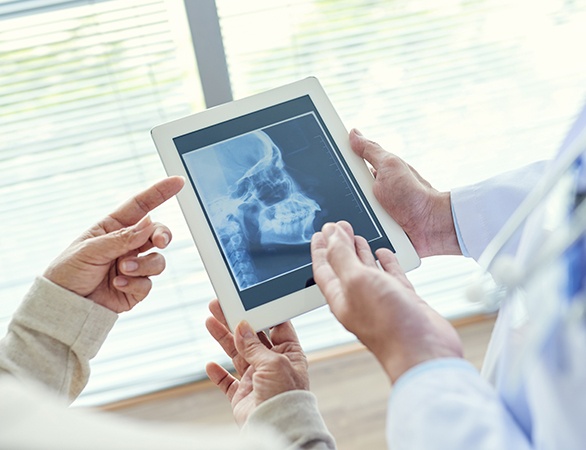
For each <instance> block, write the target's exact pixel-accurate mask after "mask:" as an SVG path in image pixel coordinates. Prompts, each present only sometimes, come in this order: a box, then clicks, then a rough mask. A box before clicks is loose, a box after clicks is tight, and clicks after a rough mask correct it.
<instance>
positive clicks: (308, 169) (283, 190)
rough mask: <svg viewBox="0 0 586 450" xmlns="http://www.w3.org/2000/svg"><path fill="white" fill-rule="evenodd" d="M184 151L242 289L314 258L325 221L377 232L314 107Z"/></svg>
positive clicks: (368, 233)
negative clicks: (349, 222)
mask: <svg viewBox="0 0 586 450" xmlns="http://www.w3.org/2000/svg"><path fill="white" fill-rule="evenodd" d="M183 157H184V161H185V164H186V167H187V168H188V171H189V172H190V176H191V178H192V181H193V182H194V184H195V187H196V190H197V192H198V195H199V197H200V199H201V201H202V204H203V206H204V209H205V210H206V213H207V216H208V218H209V221H210V222H211V225H212V227H213V229H214V232H215V234H216V238H217V240H218V242H219V244H220V246H221V247H222V250H223V252H224V257H225V259H226V260H227V262H228V264H229V266H230V268H231V270H232V275H233V278H234V279H235V281H236V283H237V284H238V287H239V289H240V290H241V291H242V290H244V289H247V288H249V287H252V286H255V285H257V284H259V283H262V282H264V281H267V280H270V279H272V278H275V277H277V276H280V275H282V274H286V273H288V272H291V271H294V270H296V269H298V268H300V267H305V266H308V265H310V264H311V256H310V251H309V243H310V240H311V236H312V235H313V234H314V233H315V232H316V231H317V230H319V229H321V227H322V225H323V224H324V223H326V222H327V221H336V220H340V219H346V220H352V221H353V225H354V226H355V228H356V227H358V228H357V230H358V231H361V234H362V235H363V236H365V237H366V238H367V239H368V238H369V237H371V238H374V237H377V236H378V231H377V230H376V227H375V226H374V224H373V223H372V220H371V219H370V217H369V216H368V214H367V213H366V211H365V210H364V209H363V207H362V204H361V202H360V200H359V199H358V197H357V196H356V194H355V192H354V190H353V187H352V186H351V185H350V183H349V182H348V180H347V178H346V177H345V175H344V174H343V172H342V169H341V167H340V165H339V163H338V162H337V161H336V159H335V157H334V155H333V152H332V149H331V147H330V145H329V144H328V142H327V140H326V138H325V136H324V134H323V131H322V130H321V127H320V126H319V124H318V122H317V120H316V118H315V116H314V115H313V114H311V113H310V114H304V115H302V116H299V117H296V118H293V119H290V120H286V121H283V122H280V123H278V124H275V125H271V126H268V127H264V128H262V129H258V130H254V131H250V132H247V133H244V134H241V135H238V136H236V137H232V138H229V139H226V140H223V141H221V142H218V143H215V144H212V145H208V146H206V147H204V148H200V149H197V150H194V151H192V152H189V153H185V154H184V155H183ZM348 211H350V213H351V215H352V216H353V217H349V216H348V214H349V212H348Z"/></svg>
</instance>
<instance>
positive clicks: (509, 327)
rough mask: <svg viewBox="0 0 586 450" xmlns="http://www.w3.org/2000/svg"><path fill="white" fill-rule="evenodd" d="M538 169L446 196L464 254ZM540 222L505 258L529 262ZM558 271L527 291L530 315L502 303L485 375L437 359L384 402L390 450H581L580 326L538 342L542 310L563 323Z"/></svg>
mask: <svg viewBox="0 0 586 450" xmlns="http://www.w3.org/2000/svg"><path fill="white" fill-rule="evenodd" d="M544 170H547V167H546V164H545V163H535V164H532V165H530V166H528V167H526V168H524V169H521V170H518V171H514V172H509V173H505V174H503V175H500V176H498V177H495V178H492V179H490V180H487V181H485V182H481V183H478V184H476V185H474V186H469V187H466V188H461V189H456V190H454V191H453V192H452V207H453V213H454V218H455V221H456V223H457V227H458V229H459V237H460V244H461V247H462V249H463V252H464V253H465V254H468V255H469V256H471V257H473V258H474V259H478V257H479V256H480V254H481V253H482V251H483V250H484V248H485V247H486V246H487V244H488V243H489V242H490V240H491V239H492V238H493V237H494V235H495V234H496V232H497V231H498V230H499V229H500V227H501V226H502V225H503V224H504V222H505V221H506V220H507V219H508V217H509V216H510V214H511V212H512V211H513V210H515V208H516V207H517V206H518V205H519V203H520V202H521V201H522V200H523V198H524V197H525V196H526V194H527V193H528V192H529V190H530V189H531V188H532V187H533V186H534V185H535V183H536V182H537V180H538V179H539V177H540V176H542V174H543V173H544ZM541 220H542V218H540V217H538V218H533V219H531V218H529V219H528V223H530V222H531V221H532V223H533V227H529V226H528V225H527V226H526V227H525V230H524V233H525V234H524V235H523V236H521V234H520V233H519V235H517V236H515V238H514V239H512V240H511V242H509V244H507V246H506V247H505V248H504V249H503V252H505V253H509V254H515V255H516V256H515V258H516V259H517V263H519V264H522V263H523V261H525V260H526V259H527V258H531V251H532V249H535V248H536V247H537V246H539V245H540V244H541V242H542V241H541V239H543V236H542V235H541V234H540V231H539V230H537V231H536V227H535V225H539V224H540V223H541ZM537 228H538V227H537ZM560 267H561V266H560V265H559V264H558V266H555V267H554V265H552V269H551V270H549V269H548V271H546V272H547V276H546V277H542V279H540V280H539V285H534V286H532V287H531V288H530V289H528V290H527V296H526V298H527V302H526V303H528V304H531V305H533V310H531V311H528V310H527V309H526V308H523V307H520V306H519V303H520V302H518V301H516V300H515V299H511V298H508V299H506V300H505V301H504V302H503V303H502V304H501V308H500V311H499V317H498V319H497V322H496V324H495V328H494V331H493V335H492V338H491V342H490V345H489V349H488V351H487V356H486V361H485V367H484V368H483V374H482V376H481V375H480V374H478V372H477V371H476V369H475V368H474V367H473V366H472V365H470V364H469V363H467V362H465V361H463V360H458V359H442V360H435V361H430V362H427V363H424V364H421V365H419V366H417V367H415V368H413V369H411V370H410V371H408V372H407V373H406V374H404V375H403V376H402V377H401V378H400V379H399V380H398V382H397V383H396V384H395V386H394V389H393V392H392V394H391V397H390V400H389V412H388V418H387V439H388V444H389V448H390V449H392V450H401V449H409V450H417V449H425V450H431V449H450V450H458V449H466V450H470V449H475V450H476V449H487V450H488V449H490V450H492V449H515V450H524V449H556V450H557V449H560V450H571V449H586V326H585V325H584V324H585V320H584V319H582V321H581V322H576V323H573V325H569V324H568V323H566V322H564V321H563V320H553V319H552V320H550V321H549V322H548V326H547V327H546V328H547V333H545V334H543V335H541V339H538V340H536V337H535V329H536V327H535V322H536V320H540V319H539V317H541V318H542V319H543V316H544V314H540V313H541V312H542V305H545V304H547V305H548V306H547V307H548V308H549V310H548V311H549V313H548V314H546V315H545V316H547V317H550V318H558V319H559V318H560V317H561V314H560V308H557V306H556V305H562V304H563V302H564V299H563V298H562V297H563V296H561V295H560V291H559V290H558V289H557V288H558V287H559V284H560V283H561V284H563V282H564V280H560V275H561V274H563V271H562V270H561V269H560ZM564 267H565V266H564ZM556 277H557V278H556ZM523 304H524V303H521V305H523ZM552 305H553V307H552ZM537 328H539V327H537ZM535 342H538V344H539V345H536V344H535ZM520 362H521V363H522V364H519V363H520ZM519 367H522V370H519Z"/></svg>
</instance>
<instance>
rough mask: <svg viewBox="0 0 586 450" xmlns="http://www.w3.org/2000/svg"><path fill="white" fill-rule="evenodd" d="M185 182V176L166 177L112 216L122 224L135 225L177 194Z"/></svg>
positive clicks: (133, 198)
mask: <svg viewBox="0 0 586 450" xmlns="http://www.w3.org/2000/svg"><path fill="white" fill-rule="evenodd" d="M184 184H185V180H184V179H183V177H179V176H173V177H168V178H165V179H163V180H161V181H159V182H157V183H155V184H153V185H152V186H151V187H149V188H148V189H146V190H144V191H142V192H140V193H139V194H137V195H135V196H134V197H132V198H131V199H130V200H128V201H126V202H125V203H123V204H122V205H121V206H120V207H119V208H118V209H117V210H116V211H114V212H113V213H112V214H110V217H111V218H112V219H114V220H116V221H118V222H119V223H120V224H121V225H122V226H125V227H127V226H130V225H134V224H135V223H137V222H138V221H139V220H140V219H142V218H143V217H144V216H146V215H147V214H148V213H149V212H151V211H152V210H153V209H155V208H156V207H158V206H160V205H162V204H163V203H165V202H166V201H167V200H169V199H170V198H171V197H173V196H174V195H176V194H177V193H178V192H179V191H180V190H181V188H182V187H183V185H184Z"/></svg>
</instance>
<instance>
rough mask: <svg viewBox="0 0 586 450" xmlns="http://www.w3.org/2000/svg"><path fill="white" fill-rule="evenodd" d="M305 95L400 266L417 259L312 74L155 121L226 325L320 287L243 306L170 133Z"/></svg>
mask: <svg viewBox="0 0 586 450" xmlns="http://www.w3.org/2000/svg"><path fill="white" fill-rule="evenodd" d="M307 95H308V96H309V98H310V99H311V101H312V102H313V104H314V106H315V108H316V109H317V111H318V113H319V115H320V116H321V119H322V120H323V122H324V124H325V126H326V127H327V129H328V131H329V133H330V135H331V137H332V138H333V140H334V141H335V144H336V145H337V147H338V149H339V151H340V153H341V154H342V156H343V158H344V160H345V162H346V165H347V166H348V168H349V169H350V171H351V172H352V175H353V176H354V178H355V181H356V183H357V184H358V188H359V189H360V190H361V191H362V193H363V195H364V197H365V198H366V201H367V202H368V204H369V206H370V208H371V209H372V211H373V212H374V214H375V216H376V218H377V220H378V222H379V224H380V225H381V227H382V228H383V230H384V232H385V233H386V234H387V237H388V239H389V240H390V242H391V244H392V245H393V247H394V249H395V252H396V253H395V255H396V256H397V259H398V261H399V264H400V265H401V267H402V268H403V269H404V270H406V271H408V270H411V269H414V268H416V267H418V266H419V264H420V259H419V257H418V255H417V253H416V252H415V249H414V248H413V246H412V244H411V242H410V241H409V239H408V237H407V236H406V234H405V233H404V232H403V230H402V229H401V228H400V227H399V225H397V223H396V222H395V221H394V220H392V219H391V217H390V216H389V215H388V214H387V213H386V212H385V211H384V209H383V208H382V207H381V206H380V204H379V203H378V201H377V200H376V199H375V197H374V194H373V191H372V185H373V181H374V179H373V177H372V174H371V173H370V170H369V169H368V167H367V166H366V164H365V163H364V161H363V160H362V159H361V158H360V157H358V156H357V155H356V154H355V153H354V152H353V151H352V149H351V147H350V143H349V140H348V132H347V131H346V129H345V127H344V125H343V123H342V121H341V119H340V118H339V116H338V114H337V113H336V111H335V109H334V107H333V105H332V104H331V102H330V100H329V99H328V97H327V95H326V93H325V91H324V90H323V88H322V87H321V85H320V83H319V81H318V80H317V79H316V78H314V77H310V78H306V79H303V80H300V81H297V82H294V83H291V84H288V85H285V86H281V87H278V88H275V89H272V90H269V91H265V92H263V93H260V94H257V95H253V96H251V97H247V98H243V99H241V100H236V101H233V102H229V103H225V104H223V105H219V106H216V107H214V108H210V109H208V110H205V111H203V112H200V113H196V114H193V115H190V116H187V117H183V118H181V119H178V120H175V121H172V122H168V123H165V124H162V125H159V126H156V127H154V128H153V129H152V130H151V135H152V138H153V141H154V143H155V146H156V148H157V151H158V153H159V156H160V158H161V160H162V162H163V165H164V167H165V170H166V172H167V173H168V174H169V175H181V176H183V177H185V178H186V180H188V182H187V183H186V184H185V187H184V188H183V189H182V190H181V192H179V194H177V198H178V201H179V204H180V206H181V209H182V211H183V214H184V216H185V219H186V222H187V225H188V227H189V229H190V231H191V234H192V237H193V239H194V241H195V244H196V247H197V249H198V251H199V253H200V256H201V259H202V262H203V264H204V266H205V268H206V271H207V273H208V276H209V278H210V281H211V282H212V285H213V287H214V290H215V293H216V295H217V296H218V300H219V301H220V304H221V305H222V310H223V312H224V314H225V316H226V320H227V322H228V325H229V327H230V329H231V330H234V328H235V326H236V325H237V323H238V322H240V321H241V320H243V319H245V320H247V321H248V322H249V323H250V324H251V326H252V327H253V328H254V329H255V330H261V329H266V328H268V327H271V326H274V325H277V324H279V323H282V322H284V321H286V320H289V319H291V318H293V317H295V316H298V315H300V314H303V313H305V312H307V311H310V310H312V309H315V308H317V307H319V306H322V305H324V304H325V299H324V297H323V295H322V294H321V292H320V291H319V288H318V287H317V286H315V285H314V286H310V287H306V288H303V289H301V290H299V291H296V292H294V293H291V294H288V295H286V296H284V297H281V298H279V299H277V300H272V301H270V302H268V303H265V304H263V305H260V306H257V307H254V308H252V309H249V310H246V309H245V308H244V306H243V304H242V302H241V299H240V296H239V293H238V291H237V288H236V286H235V285H234V282H233V279H232V276H231V274H230V269H229V267H228V266H227V263H226V261H225V260H224V257H223V256H222V250H221V249H220V247H219V246H218V244H217V243H216V239H215V237H214V232H213V230H212V229H211V227H210V225H209V224H208V221H207V219H206V215H205V212H204V210H203V207H202V205H201V204H200V202H199V200H198V198H197V196H196V193H195V191H194V187H193V186H192V185H191V183H190V182H189V180H190V177H189V175H188V173H187V171H186V169H185V166H184V164H183V161H182V160H181V156H180V154H179V152H178V150H177V148H176V146H175V143H174V138H177V137H180V136H184V135H186V134H188V133H191V132H193V131H196V130H201V129H204V128H207V127H210V126H213V125H215V124H218V123H222V122H226V121H228V120H231V119H234V118H237V117H241V116H243V115H245V114H249V113H253V112H255V111H258V110H261V109H264V108H268V107H270V106H273V105H276V104H280V103H284V102H287V101H289V100H293V99H297V98H299V97H303V96H307Z"/></svg>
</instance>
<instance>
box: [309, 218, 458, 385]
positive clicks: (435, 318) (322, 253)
mask: <svg viewBox="0 0 586 450" xmlns="http://www.w3.org/2000/svg"><path fill="white" fill-rule="evenodd" d="M311 255H312V260H313V276H314V279H315V282H316V283H317V285H318V286H319V288H320V289H321V291H322V293H323V294H324V296H325V298H326V300H327V302H328V304H329V305H330V309H331V311H332V313H333V314H334V315H335V316H336V318H337V319H338V320H339V321H340V322H341V323H342V325H344V327H346V329H347V330H348V331H350V332H352V333H354V334H355V335H356V336H357V337H358V339H360V341H362V343H363V344H364V345H366V346H367V347H368V349H369V350H370V351H371V352H372V353H374V355H375V356H376V358H377V359H378V361H379V362H380V363H381V365H382V366H383V368H384V369H385V371H386V372H387V375H388V376H389V378H390V380H391V382H393V383H394V382H395V381H396V380H397V379H398V378H399V377H400V376H401V375H402V374H403V373H405V372H406V371H407V370H409V369H410V368H411V367H413V366H415V365H417V364H419V363H422V362H424V361H427V360H430V359H435V358H441V357H462V344H461V342H460V338H459V336H458V334H457V332H456V330H455V329H454V328H453V327H452V325H451V324H450V323H449V322H448V321H447V320H445V319H444V318H442V317H441V316H440V315H439V314H438V313H436V312H435V311H434V310H433V309H431V308H430V307H429V306H428V305H427V303H425V302H424V301H423V300H422V299H421V298H420V297H419V296H418V295H417V294H416V293H415V290H414V289H413V286H412V285H411V283H410V282H409V281H408V280H407V278H406V277H405V274H404V272H403V271H402V269H401V268H400V266H399V264H398V262H397V259H396V258H395V256H394V255H393V253H392V252H391V251H390V250H388V249H380V250H378V251H377V252H376V256H377V257H378V259H379V262H380V264H381V266H382V268H383V270H380V269H379V268H378V266H377V265H376V262H375V259H374V257H373V255H372V252H371V250H370V247H369V245H368V243H367V242H366V240H365V239H364V238H362V237H358V236H354V233H353V230H352V227H351V226H350V224H349V223H347V222H338V223H337V224H333V223H328V224H325V225H324V227H323V229H322V232H318V233H316V234H314V236H313V239H312V241H311Z"/></svg>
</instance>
